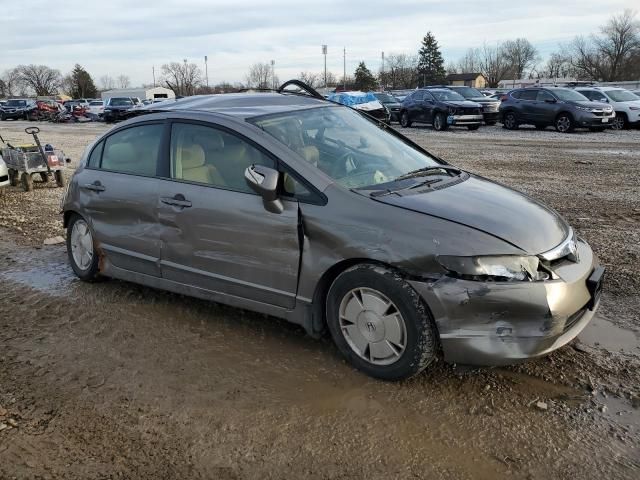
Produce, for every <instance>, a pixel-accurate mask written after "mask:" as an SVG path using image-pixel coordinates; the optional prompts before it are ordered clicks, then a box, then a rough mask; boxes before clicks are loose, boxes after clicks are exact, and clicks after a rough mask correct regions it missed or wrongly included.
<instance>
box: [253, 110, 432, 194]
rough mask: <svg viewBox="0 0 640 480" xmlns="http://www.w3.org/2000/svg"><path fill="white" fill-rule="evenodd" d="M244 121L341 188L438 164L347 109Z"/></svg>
mask: <svg viewBox="0 0 640 480" xmlns="http://www.w3.org/2000/svg"><path fill="white" fill-rule="evenodd" d="M249 121H250V122H251V123H253V124H254V125H256V126H258V127H259V128H261V129H263V130H264V131H265V132H267V133H269V134H270V135H272V136H273V137H275V138H276V139H277V140H279V141H280V142H282V143H284V144H285V145H286V146H287V147H289V148H290V149H291V150H293V151H295V152H297V153H298V154H300V155H301V156H302V157H303V158H304V159H305V160H307V161H308V162H309V163H311V164H313V165H314V166H316V167H317V168H318V169H320V170H321V171H323V172H324V173H326V174H327V175H328V176H329V177H331V178H333V179H334V180H336V182H337V183H339V184H340V185H342V186H344V187H347V188H363V187H368V186H373V185H377V184H380V183H386V182H390V181H393V180H395V179H396V178H398V177H400V176H402V175H404V174H406V173H408V172H412V171H414V170H418V169H420V168H423V167H428V166H437V165H440V163H439V162H437V161H436V160H435V159H434V158H432V157H430V156H429V155H427V154H425V153H423V152H421V151H419V150H417V149H416V148H414V147H412V146H411V145H409V144H407V143H405V142H404V141H403V140H401V139H400V138H398V137H396V136H395V135H393V134H391V133H389V132H387V131H385V129H384V127H380V126H378V125H377V124H376V123H373V122H372V121H370V120H367V119H366V118H364V117H363V116H362V115H360V114H359V113H357V112H354V111H353V110H350V109H348V108H341V107H320V108H311V109H308V110H298V111H293V112H286V113H277V114H274V115H267V116H261V117H256V118H253V119H249Z"/></svg>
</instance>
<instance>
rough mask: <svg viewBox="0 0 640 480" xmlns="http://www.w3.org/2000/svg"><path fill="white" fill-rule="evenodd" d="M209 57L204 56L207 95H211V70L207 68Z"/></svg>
mask: <svg viewBox="0 0 640 480" xmlns="http://www.w3.org/2000/svg"><path fill="white" fill-rule="evenodd" d="M207 60H208V59H207V56H206V55H205V56H204V78H205V81H206V82H207V93H209V69H208V68H207Z"/></svg>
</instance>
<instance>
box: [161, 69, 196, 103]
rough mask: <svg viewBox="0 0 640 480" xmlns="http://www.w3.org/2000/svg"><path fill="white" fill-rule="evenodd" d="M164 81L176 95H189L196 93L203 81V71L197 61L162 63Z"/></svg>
mask: <svg viewBox="0 0 640 480" xmlns="http://www.w3.org/2000/svg"><path fill="white" fill-rule="evenodd" d="M162 77H163V79H164V82H165V83H166V84H167V87H169V88H170V89H171V90H173V92H174V93H175V94H176V95H182V96H184V97H188V96H190V95H194V94H195V91H196V89H197V87H198V86H199V85H200V83H201V82H202V72H201V71H200V68H199V67H198V65H196V64H195V63H187V61H184V62H182V63H180V62H171V63H165V64H164V65H162Z"/></svg>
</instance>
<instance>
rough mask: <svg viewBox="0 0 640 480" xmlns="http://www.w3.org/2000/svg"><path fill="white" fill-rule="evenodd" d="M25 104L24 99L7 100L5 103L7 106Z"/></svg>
mask: <svg viewBox="0 0 640 480" xmlns="http://www.w3.org/2000/svg"><path fill="white" fill-rule="evenodd" d="M26 104H27V101H26V100H9V101H8V102H7V103H6V106H7V107H24V106H25V105H26Z"/></svg>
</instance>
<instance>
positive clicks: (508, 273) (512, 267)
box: [438, 255, 549, 282]
mask: <svg viewBox="0 0 640 480" xmlns="http://www.w3.org/2000/svg"><path fill="white" fill-rule="evenodd" d="M438 262H439V263H440V265H442V266H443V267H444V268H445V269H446V270H447V271H448V272H449V274H450V275H451V276H454V277H458V278H462V279H465V280H476V281H494V282H509V281H521V282H525V281H530V282H534V281H540V280H547V279H548V278H549V274H548V273H547V272H545V271H541V270H539V266H540V261H539V260H538V257H519V256H515V255H496V256H486V257H457V256H450V255H441V256H439V257H438Z"/></svg>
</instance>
